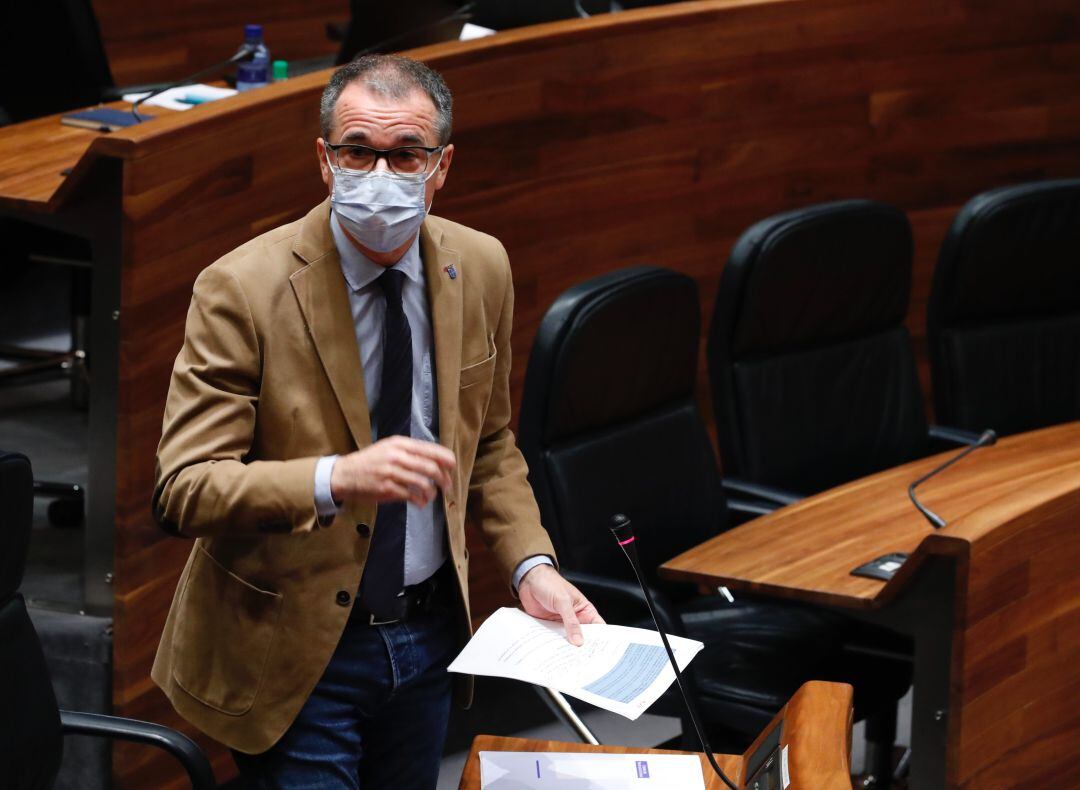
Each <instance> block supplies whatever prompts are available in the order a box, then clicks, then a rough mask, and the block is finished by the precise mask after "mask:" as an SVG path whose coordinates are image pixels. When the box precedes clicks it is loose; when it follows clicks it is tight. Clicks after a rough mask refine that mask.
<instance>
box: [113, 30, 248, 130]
mask: <svg viewBox="0 0 1080 790" xmlns="http://www.w3.org/2000/svg"><path fill="white" fill-rule="evenodd" d="M253 57H255V47H252V46H248V45H247V44H243V45H241V46H240V49H238V50H237V51H236V54H235V55H233V56H232V57H231V58H229V59H228V60H223V61H221V63H215V64H214V65H213V66H210V67H209V68H205V69H203V70H202V71H196V72H195V73H194V74H189V75H188V76H186V77H184V78H183V79H179V80H177V81H176V82H171V83H169V84H168V85H165V86H162V87H160V88H157V89H156V90H152V91H150V92H149V93H147V94H146V95H145V96H142V97H141V98H139V99H137V100H136V101H135V102H134V103H133V104H132V105H131V114H132V115H134V116H135V120H136V121H137V122H138V123H142V122H143V121H145V120H148V118H144V117H143V116H141V115H139V105H140V104H142V103H143V102H145V101H146V100H147V99H152V98H154V97H155V96H157V95H158V94H159V93H164V92H165V91H168V90H172V89H173V88H179V87H180V86H181V85H185V84H187V83H189V82H192V81H193V80H197V79H201V78H202V77H205V76H207V75H208V74H213V73H214V72H216V71H220V70H221V69H223V68H226V67H227V66H231V65H233V64H234V63H242V62H244V61H247V60H251V59H252V58H253Z"/></svg>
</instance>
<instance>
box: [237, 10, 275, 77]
mask: <svg viewBox="0 0 1080 790" xmlns="http://www.w3.org/2000/svg"><path fill="white" fill-rule="evenodd" d="M244 43H245V44H248V45H250V46H253V47H255V57H253V58H252V59H251V60H248V61H242V62H240V63H237V64H236V89H237V90H238V91H249V90H251V89H252V88H261V87H263V86H264V85H269V84H270V50H268V49H267V48H266V44H264V43H263V29H262V25H244Z"/></svg>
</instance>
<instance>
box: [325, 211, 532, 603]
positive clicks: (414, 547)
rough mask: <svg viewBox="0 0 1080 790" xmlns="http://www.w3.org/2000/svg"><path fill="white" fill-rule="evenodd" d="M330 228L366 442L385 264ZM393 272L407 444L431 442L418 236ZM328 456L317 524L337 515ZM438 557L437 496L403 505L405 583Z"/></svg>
mask: <svg viewBox="0 0 1080 790" xmlns="http://www.w3.org/2000/svg"><path fill="white" fill-rule="evenodd" d="M330 229H331V232H332V233H333V235H334V244H335V245H336V246H337V250H338V255H339V257H340V258H341V270H342V272H343V274H344V275H345V282H346V283H348V285H349V307H350V308H351V310H352V317H353V325H354V327H355V329H356V343H357V345H358V346H359V347H360V363H361V365H362V366H363V369H364V392H365V394H366V395H367V403H368V410H369V412H370V414H371V431H372V439H373V440H378V439H379V438H380V437H379V436H377V435H376V424H377V417H376V415H377V414H378V409H379V389H380V385H381V382H382V356H383V355H382V333H383V325H384V321H385V316H386V300H385V298H384V297H383V294H382V290H381V288H380V287H379V285H378V283H376V282H375V281H376V280H377V279H378V278H379V276H380V275H381V274H382V273H383V272H384V271H386V269H385V267H383V266H380V265H379V264H377V263H373V262H372V261H369V260H368V259H367V258H366V257H364V255H363V254H362V253H361V252H360V251H359V250H358V249H357V248H356V245H354V244H353V243H352V242H351V241H350V240H349V238H348V236H346V235H345V232H344V231H343V230H342V229H341V225H340V224H339V223H338V220H337V217H336V216H335V215H334V213H333V212H330ZM393 268H394V269H397V270H399V271H400V272H402V273H403V274H404V275H405V284H404V286H403V287H402V290H401V301H402V305H403V306H404V309H405V316H406V317H407V318H408V319H409V328H410V330H411V333H412V346H413V381H412V393H413V394H412V420H411V431H412V436H413V438H415V439H421V440H424V441H429V442H437V441H438V440H439V409H438V402H437V399H438V394H437V392H438V391H437V389H436V386H435V360H434V357H433V356H432V353H433V351H432V349H433V347H434V346H433V342H432V336H431V316H430V314H429V311H428V302H427V285H426V282H425V278H424V267H423V265H422V263H421V260H420V240H419V237H417V239H416V240H415V241H414V242H413V244H412V246H411V247H409V249H408V251H407V252H406V253H405V255H404V256H402V258H401V260H400V261H398V262H397V263H395V264H394V266H393ZM335 460H337V456H336V455H328V456H325V457H323V458H320V459H319V461H318V463H317V464H316V466H315V509H316V511H317V512H318V514H319V518H320V520H324V521H326V520H329V519H331V518H333V516H334V515H335V514H336V513H337V505H336V504H335V503H334V498H333V496H331V493H330V476H331V473H332V472H333V468H334V461H335ZM445 560H446V515H445V514H444V513H443V510H442V498H441V497H438V496H436V497H435V498H433V499H432V501H431V502H429V503H428V504H427V505H425V506H424V507H417V506H416V505H414V504H412V503H411V502H409V503H407V505H406V510H405V584H406V585H409V584H418V583H420V582H422V581H424V580H425V579H427V578H428V577H429V576H431V575H432V574H433V573H435V571H437V570H438V569H439V568H440V567H441V566H442V564H443V562H444V561H445ZM540 564H551V560H550V559H549V558H548V557H546V556H543V555H538V556H535V557H529V558H528V559H526V560H524V561H523V562H521V564H519V565H518V567H517V568H516V569H515V571H514V576H513V580H512V581H513V584H514V589H515V590H516V589H517V586H518V583H519V582H520V581H521V578H522V577H523V576H524V575H525V573H526V572H528V571H529V570H531V569H532V568H534V567H536V566H537V565H540Z"/></svg>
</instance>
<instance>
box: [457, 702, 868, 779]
mask: <svg viewBox="0 0 1080 790" xmlns="http://www.w3.org/2000/svg"><path fill="white" fill-rule="evenodd" d="M852 698H853V692H852V688H851V686H849V685H847V684H845V683H827V682H824V681H810V682H808V683H804V684H803V685H802V687H800V688H799V690H798V691H796V692H795V694H794V695H793V696H792V698H791V699H790V700H789V701H788V703H787V705H785V706H784V707H783V708H781V709H780V711H779V713H777V714H776V715H775V716H774V717H773V719H772V721H771V722H769V724H768V726H767V727H765V728H764V729H763V730H762V731H761V733H760V734H759V735H758V737H757V738H755V739H754V742H753V743H752V744H751V745H750V747H749V748H748V749H747V750H746V751H745V752H744V753H743V754H741V755H732V754H716V755H715V757H716V761H717V763H719V764H720V767H721V769H723V771H724V772H725V773H726V774H727V776H728V778H729V779H730V780H731V781H732V782H734V783H735V784H736V785H739V786H741V785H742V783H743V782H744V781H745V779H746V777H745V776H744V772H745V770H746V768H747V764H748V762H749V759H750V756H751V755H753V754H754V752H755V751H756V750H757V748H758V747H759V746H760V745H761V743H762V742H763V741H764V740H765V739H766V738H767V737H768V736H769V734H770V733H771V732H772V731H773V729H774V728H775V727H776V726H778V725H779V724H780V723H781V722H785V726H784V731H783V733H782V734H781V737H780V744H781V746H782V747H787V749H788V765H789V767H790V769H791V785H790V787H792V788H795V790H832V789H833V788H836V790H840V789H841V788H842V789H843V790H847V788H850V787H851V724H852V717H853V712H852ZM597 748H598V747H594V746H590V745H588V744H584V743H563V742H560V741H542V740H535V739H527V738H514V737H503V736H496V735H477V736H476V738H474V739H473V742H472V747H471V748H470V749H469V756H468V758H467V759H466V762H465V768H464V770H463V771H462V774H461V782H460V784H459V785H458V788H459V790H479V788H480V752H481V751H536V752H548V751H564V752H575V753H584V752H590V751H595V750H596V749H597ZM599 749H600V751H601V753H607V754H695V755H697V757H698V759H699V760H700V761H701V772H702V776H703V777H704V779H705V786H706V787H707V788H709V790H713V788H722V787H723V785H722V784H721V782H720V779H719V778H718V777H717V776H716V775H715V774H714V773H713V770H712V767H711V766H710V765H709V762H708V760H707V759H706V757H705V755H704V754H701V753H699V752H687V751H673V750H668V749H643V748H635V747H633V746H610V745H603V746H601V747H599Z"/></svg>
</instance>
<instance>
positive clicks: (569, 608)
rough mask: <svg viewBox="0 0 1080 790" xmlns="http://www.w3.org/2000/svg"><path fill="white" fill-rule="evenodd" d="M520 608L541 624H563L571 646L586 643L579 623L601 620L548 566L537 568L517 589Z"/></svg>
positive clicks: (577, 591) (590, 605)
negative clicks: (554, 621) (540, 621)
mask: <svg viewBox="0 0 1080 790" xmlns="http://www.w3.org/2000/svg"><path fill="white" fill-rule="evenodd" d="M518 596H519V597H520V598H521V605H522V606H523V607H524V609H525V611H526V612H527V613H528V614H531V615H532V616H533V617H539V618H540V619H541V620H562V622H563V626H564V627H565V628H566V638H567V640H568V641H569V642H570V644H572V645H582V644H584V643H585V639H584V637H582V635H581V623H601V624H603V622H604V619H603V618H602V617H600V615H599V614H598V613H597V611H596V607H595V606H593V605H592V604H591V603H589V599H588V598H586V597H585V596H584V595H582V594H581V591H580V590H578V588H577V587H575V586H574V585H572V584H571V583H570V582H568V581H567V580H566V579H564V578H563V577H562V576H560V575H559V572H558V571H557V570H555V569H554V568H553V567H551V566H550V565H537V566H536V567H535V568H533V569H531V570H530V571H529V572H528V573H526V574H525V576H524V577H523V578H522V579H521V583H520V584H519V585H518Z"/></svg>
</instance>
